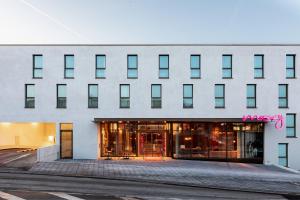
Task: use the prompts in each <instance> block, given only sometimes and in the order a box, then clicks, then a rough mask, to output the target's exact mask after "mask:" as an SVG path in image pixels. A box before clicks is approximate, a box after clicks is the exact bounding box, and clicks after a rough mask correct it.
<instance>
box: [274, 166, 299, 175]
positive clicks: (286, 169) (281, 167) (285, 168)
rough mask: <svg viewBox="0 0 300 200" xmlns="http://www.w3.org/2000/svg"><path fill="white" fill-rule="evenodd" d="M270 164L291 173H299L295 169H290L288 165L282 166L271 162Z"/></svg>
mask: <svg viewBox="0 0 300 200" xmlns="http://www.w3.org/2000/svg"><path fill="white" fill-rule="evenodd" d="M272 165H273V166H274V167H277V168H280V169H283V170H285V171H288V172H292V173H295V174H300V171H298V170H295V169H291V168H288V167H283V166H281V165H277V164H272Z"/></svg>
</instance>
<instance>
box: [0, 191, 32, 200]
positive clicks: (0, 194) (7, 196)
mask: <svg viewBox="0 0 300 200" xmlns="http://www.w3.org/2000/svg"><path fill="white" fill-rule="evenodd" d="M0 198H2V199H6V200H26V199H22V198H20V197H17V196H14V195H11V194H8V193H5V192H1V191H0Z"/></svg>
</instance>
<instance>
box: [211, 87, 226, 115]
mask: <svg viewBox="0 0 300 200" xmlns="http://www.w3.org/2000/svg"><path fill="white" fill-rule="evenodd" d="M217 86H222V88H223V97H216V95H214V96H215V108H217V109H219V108H221V109H224V108H225V96H226V93H225V84H215V88H214V89H215V90H214V92H215V91H216V87H217ZM217 99H223V102H224V103H223V106H216V100H217Z"/></svg>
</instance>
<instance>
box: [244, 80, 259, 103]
mask: <svg viewBox="0 0 300 200" xmlns="http://www.w3.org/2000/svg"><path fill="white" fill-rule="evenodd" d="M248 86H254V97H249V96H248ZM246 88H247V89H246V90H247V91H246V95H247V99H246V100H247V102H246V107H247V108H257V107H256V106H257V104H256V92H257V91H256V84H247V85H246ZM249 99H254V103H255V104H254V106H249V105H248V100H249Z"/></svg>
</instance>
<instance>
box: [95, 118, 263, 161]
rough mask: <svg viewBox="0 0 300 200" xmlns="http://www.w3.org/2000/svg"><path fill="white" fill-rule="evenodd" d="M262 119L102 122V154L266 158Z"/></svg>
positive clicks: (243, 158)
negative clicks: (243, 120) (246, 121)
mask: <svg viewBox="0 0 300 200" xmlns="http://www.w3.org/2000/svg"><path fill="white" fill-rule="evenodd" d="M263 129H264V125H263V123H240V122H237V123H233V122H230V123H229V122H180V121H179V122H167V121H161V122H138V121H130V122H124V121H119V122H101V123H100V133H101V156H102V157H106V156H108V155H109V156H119V157H122V156H124V155H127V156H142V157H145V156H150V157H163V156H168V157H173V158H178V159H204V160H225V161H238V162H253V163H262V162H263Z"/></svg>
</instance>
